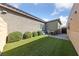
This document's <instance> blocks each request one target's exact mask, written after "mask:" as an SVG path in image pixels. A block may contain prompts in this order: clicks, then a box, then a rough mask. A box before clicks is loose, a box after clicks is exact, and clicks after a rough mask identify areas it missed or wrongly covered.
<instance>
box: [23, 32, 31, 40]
mask: <svg viewBox="0 0 79 59" xmlns="http://www.w3.org/2000/svg"><path fill="white" fill-rule="evenodd" d="M31 37H32V33H31V32H25V33H24V34H23V39H27V38H31Z"/></svg>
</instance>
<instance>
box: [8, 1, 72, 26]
mask: <svg viewBox="0 0 79 59" xmlns="http://www.w3.org/2000/svg"><path fill="white" fill-rule="evenodd" d="M9 4H10V5H12V6H14V7H16V8H18V9H21V10H23V11H25V12H27V13H29V14H32V15H34V16H36V17H39V18H40V19H43V20H44V21H50V20H55V19H58V18H60V21H61V22H62V26H61V27H63V26H66V23H67V20H68V19H67V18H68V16H69V14H70V11H71V8H72V6H73V4H72V3H9Z"/></svg>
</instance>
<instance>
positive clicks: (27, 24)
mask: <svg viewBox="0 0 79 59" xmlns="http://www.w3.org/2000/svg"><path fill="white" fill-rule="evenodd" d="M2 10H6V11H7V13H6V14H1V13H0V17H1V18H0V51H2V50H3V47H4V45H5V42H6V36H7V34H9V33H11V32H15V31H19V32H22V33H24V32H34V31H42V28H41V26H44V23H42V22H39V21H35V20H33V19H31V18H29V17H25V16H23V15H21V14H18V13H16V12H12V11H11V10H8V9H5V8H1V7H0V11H2Z"/></svg>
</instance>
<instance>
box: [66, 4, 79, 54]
mask: <svg viewBox="0 0 79 59" xmlns="http://www.w3.org/2000/svg"><path fill="white" fill-rule="evenodd" d="M67 25H68V26H67V34H68V36H69V38H70V40H71V42H72V44H73V46H74V48H75V50H76V51H77V53H78V55H79V3H75V4H74V5H73V7H72V10H71V13H70V16H69V18H68V24H67Z"/></svg>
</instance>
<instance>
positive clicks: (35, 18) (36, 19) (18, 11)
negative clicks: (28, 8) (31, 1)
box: [0, 3, 61, 24]
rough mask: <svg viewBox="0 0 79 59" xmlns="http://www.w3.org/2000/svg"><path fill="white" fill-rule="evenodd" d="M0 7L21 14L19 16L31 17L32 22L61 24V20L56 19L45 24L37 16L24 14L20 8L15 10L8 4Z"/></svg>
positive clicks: (1, 4) (2, 4)
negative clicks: (55, 22) (56, 22)
mask: <svg viewBox="0 0 79 59" xmlns="http://www.w3.org/2000/svg"><path fill="white" fill-rule="evenodd" d="M0 7H3V8H6V9H8V10H11V11H13V12H16V13H19V14H21V15H23V16H26V17H29V18H31V19H32V20H35V21H39V22H42V23H48V22H54V21H58V22H59V23H60V24H61V21H60V19H55V20H51V21H48V22H45V21H44V20H42V19H40V18H38V17H36V16H33V15H31V14H29V13H27V12H24V11H22V10H20V9H18V8H15V7H13V6H11V5H9V4H7V3H0Z"/></svg>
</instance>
